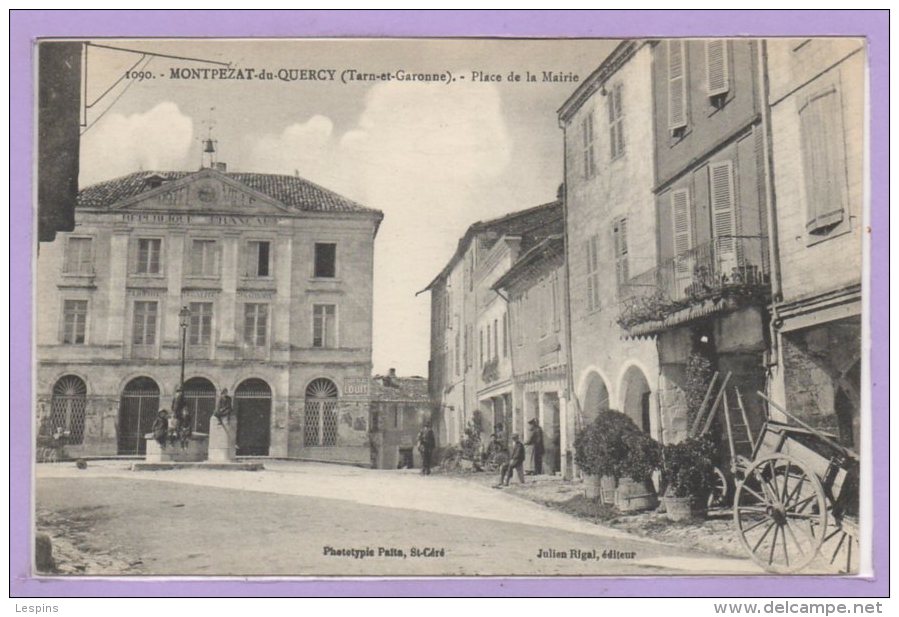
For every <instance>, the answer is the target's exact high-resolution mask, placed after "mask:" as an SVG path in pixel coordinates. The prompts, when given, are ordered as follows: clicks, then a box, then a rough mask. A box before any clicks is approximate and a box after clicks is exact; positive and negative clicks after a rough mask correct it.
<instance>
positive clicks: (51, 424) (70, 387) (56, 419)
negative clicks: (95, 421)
mask: <svg viewBox="0 0 899 617" xmlns="http://www.w3.org/2000/svg"><path fill="white" fill-rule="evenodd" d="M86 405H87V386H86V385H84V381H82V379H81V378H80V377H76V376H75V375H65V376H63V377H60V378H59V379H58V380H57V381H56V383H55V384H54V385H53V397H52V399H51V400H50V418H49V420H48V425H47V426H45V427H44V431H45V432H46V434H47V435H55V434H59V433H62V434H64V435H65V436H66V437H65V443H67V444H72V445H81V444H82V443H83V442H84V408H85V406H86Z"/></svg>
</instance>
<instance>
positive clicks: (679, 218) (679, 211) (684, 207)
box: [671, 189, 693, 276]
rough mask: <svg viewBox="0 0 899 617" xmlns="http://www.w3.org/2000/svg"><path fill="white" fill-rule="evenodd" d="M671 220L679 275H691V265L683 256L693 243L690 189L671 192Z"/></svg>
mask: <svg viewBox="0 0 899 617" xmlns="http://www.w3.org/2000/svg"><path fill="white" fill-rule="evenodd" d="M671 220H672V222H673V227H674V254H675V255H676V256H677V257H678V259H676V260H675V264H676V266H675V267H676V272H677V274H678V276H683V275H688V276H689V275H691V272H690V266H689V263H688V262H687V260H686V259H684V258H683V257H684V256H685V254H687V253H689V251H690V249H691V248H692V245H693V234H692V228H691V223H690V191H689V190H688V189H677V190H675V191H672V192H671Z"/></svg>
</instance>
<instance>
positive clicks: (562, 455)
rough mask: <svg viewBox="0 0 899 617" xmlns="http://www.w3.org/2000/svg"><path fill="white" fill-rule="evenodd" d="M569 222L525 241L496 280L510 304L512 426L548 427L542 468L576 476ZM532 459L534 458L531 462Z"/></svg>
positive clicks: (524, 429)
mask: <svg viewBox="0 0 899 617" xmlns="http://www.w3.org/2000/svg"><path fill="white" fill-rule="evenodd" d="M563 227H564V222H563V221H562V218H561V217H559V218H558V219H557V220H556V221H553V222H552V223H551V224H550V225H548V226H546V227H544V228H543V229H541V230H540V234H539V235H537V236H535V235H533V234H527V235H526V236H525V237H524V238H523V239H522V245H523V246H522V254H521V256H520V257H519V258H518V259H517V260H516V261H515V263H514V264H512V267H511V268H509V269H508V270H507V271H506V272H505V274H503V275H502V276H501V277H500V279H499V280H497V281H496V283H495V284H494V289H496V290H497V291H499V292H500V295H502V297H503V298H504V299H505V301H506V304H507V306H508V311H507V313H508V316H509V336H508V346H507V344H506V341H505V337H504V340H503V354H504V355H506V354H508V356H509V357H510V359H511V364H512V367H511V368H512V383H513V396H512V397H511V399H512V400H514V401H516V402H517V404H516V405H515V407H514V413H513V412H512V409H509V414H508V416H509V421H508V425H509V427H510V428H511V429H512V430H514V431H516V432H518V433H520V434H521V435H526V434H527V426H528V421H529V420H530V419H532V418H534V419H536V420H537V421H538V422H539V424H540V426H541V427H543V433H544V446H545V448H546V450H545V453H544V457H543V470H544V472H545V473H556V472H563V473H564V475H565V477H566V478H571V477H573V473H574V470H573V462H574V453H573V443H574V437H575V429H576V417H575V413H574V411H575V408H574V406H573V405H572V404H571V402H570V398H571V397H570V394H569V392H570V388H569V387H568V341H567V337H566V335H565V333H566V331H567V329H566V325H567V321H568V320H567V310H566V302H565V295H566V291H567V289H566V276H565V242H564V239H563V235H562V232H563ZM529 462H530V461H529Z"/></svg>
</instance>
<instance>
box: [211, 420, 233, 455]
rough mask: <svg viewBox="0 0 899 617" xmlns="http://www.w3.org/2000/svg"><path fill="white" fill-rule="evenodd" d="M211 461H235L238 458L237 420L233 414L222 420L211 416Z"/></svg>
mask: <svg viewBox="0 0 899 617" xmlns="http://www.w3.org/2000/svg"><path fill="white" fill-rule="evenodd" d="M208 452H209V454H208V456H207V457H206V460H208V461H209V462H210V463H213V462H216V463H222V462H226V463H227V462H234V461H236V460H237V422H236V421H235V420H234V416H233V414H232V415H231V416H228V417H227V418H224V419H223V420H222V421H221V422H219V420H218V419H217V418H216V417H215V416H213V417H211V418H209V450H208Z"/></svg>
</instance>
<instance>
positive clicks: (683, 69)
mask: <svg viewBox="0 0 899 617" xmlns="http://www.w3.org/2000/svg"><path fill="white" fill-rule="evenodd" d="M685 126H687V54H686V50H685V49H684V42H683V41H668V128H669V129H671V130H672V131H675V130H677V129H680V128H683V127H685Z"/></svg>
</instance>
